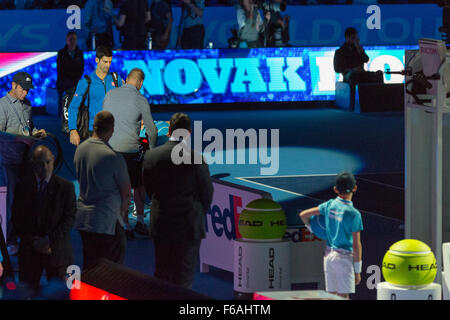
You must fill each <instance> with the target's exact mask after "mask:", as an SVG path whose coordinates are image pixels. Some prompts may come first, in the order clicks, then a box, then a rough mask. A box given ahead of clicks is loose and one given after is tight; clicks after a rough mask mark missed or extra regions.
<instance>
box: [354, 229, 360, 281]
mask: <svg viewBox="0 0 450 320" xmlns="http://www.w3.org/2000/svg"><path fill="white" fill-rule="evenodd" d="M352 236H353V265H354V266H355V284H357V285H358V284H359V283H360V282H361V270H357V268H358V269H361V268H362V265H361V264H362V245H361V232H359V231H357V232H353V233H352Z"/></svg>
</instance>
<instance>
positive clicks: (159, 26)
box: [150, 0, 173, 50]
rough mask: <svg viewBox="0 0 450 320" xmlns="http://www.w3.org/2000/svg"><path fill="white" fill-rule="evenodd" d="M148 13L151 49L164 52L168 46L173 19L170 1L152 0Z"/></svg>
mask: <svg viewBox="0 0 450 320" xmlns="http://www.w3.org/2000/svg"><path fill="white" fill-rule="evenodd" d="M150 12H151V22H150V32H151V35H152V48H153V49H155V50H164V49H166V48H167V46H168V44H169V41H170V33H171V32H172V23H173V17H172V6H171V4H170V0H154V1H153V2H152V5H151V6H150Z"/></svg>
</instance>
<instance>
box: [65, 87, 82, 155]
mask: <svg viewBox="0 0 450 320" xmlns="http://www.w3.org/2000/svg"><path fill="white" fill-rule="evenodd" d="M86 89H87V81H86V79H85V78H82V79H81V80H80V81H78V84H77V89H76V90H75V94H74V96H73V98H72V101H71V102H70V105H69V108H68V114H69V117H68V118H69V119H68V121H67V122H68V126H69V131H70V143H72V144H74V145H76V146H78V145H79V144H80V135H79V134H78V132H77V118H78V109H79V108H80V104H81V101H82V100H83V94H84V93H85V91H86Z"/></svg>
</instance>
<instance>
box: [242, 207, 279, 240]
mask: <svg viewBox="0 0 450 320" xmlns="http://www.w3.org/2000/svg"><path fill="white" fill-rule="evenodd" d="M285 231H286V215H285V213H284V211H283V208H282V207H281V206H280V205H279V204H278V203H276V202H275V201H273V200H270V199H257V200H253V201H251V202H250V203H249V204H247V206H246V207H245V209H244V210H243V211H242V212H241V214H240V216H239V232H240V234H241V236H242V238H245V239H251V240H260V241H261V240H263V241H269V240H281V239H282V238H283V236H284V233H285Z"/></svg>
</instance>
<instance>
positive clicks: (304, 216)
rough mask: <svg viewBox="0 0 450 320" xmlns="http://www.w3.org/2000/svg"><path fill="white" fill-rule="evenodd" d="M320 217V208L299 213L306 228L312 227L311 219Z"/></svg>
mask: <svg viewBox="0 0 450 320" xmlns="http://www.w3.org/2000/svg"><path fill="white" fill-rule="evenodd" d="M318 215H320V210H319V207H314V208H311V209H307V210H303V211H302V212H300V213H299V216H300V219H302V221H303V223H304V224H305V226H306V227H309V225H310V222H309V220H310V219H311V217H312V216H318Z"/></svg>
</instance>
